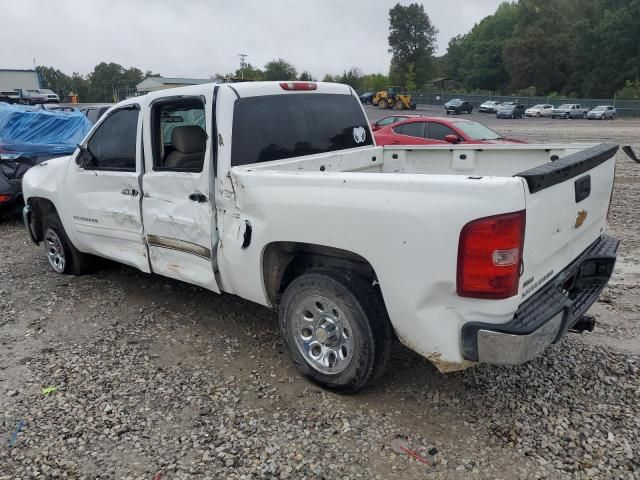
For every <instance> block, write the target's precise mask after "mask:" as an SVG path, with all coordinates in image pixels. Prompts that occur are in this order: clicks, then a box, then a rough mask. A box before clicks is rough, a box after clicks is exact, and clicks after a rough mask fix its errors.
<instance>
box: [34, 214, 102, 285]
mask: <svg viewBox="0 0 640 480" xmlns="http://www.w3.org/2000/svg"><path fill="white" fill-rule="evenodd" d="M42 232H43V243H44V249H45V253H46V256H47V260H48V261H49V265H51V268H53V270H54V271H55V272H57V273H65V274H68V275H82V274H84V273H87V272H89V271H90V270H91V269H92V267H93V266H94V264H95V257H93V256H92V255H88V254H86V253H82V252H80V251H79V250H78V249H76V247H74V246H73V244H72V243H71V241H69V237H67V234H66V232H65V231H64V227H63V226H62V223H61V222H60V218H59V217H58V215H57V214H56V213H49V214H48V215H47V216H46V217H44V219H43V221H42Z"/></svg>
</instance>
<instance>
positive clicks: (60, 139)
mask: <svg viewBox="0 0 640 480" xmlns="http://www.w3.org/2000/svg"><path fill="white" fill-rule="evenodd" d="M90 128H91V124H90V123H89V122H88V121H87V119H86V118H85V116H84V115H82V114H80V112H77V111H76V112H65V111H51V110H49V109H48V108H42V107H32V106H22V105H7V104H0V210H2V212H6V211H7V210H11V209H12V208H14V207H15V205H16V204H17V203H19V202H20V200H21V198H22V188H21V181H22V177H23V175H24V174H25V172H26V171H27V170H28V169H29V168H31V167H32V166H34V165H38V164H40V163H42V162H44V161H45V160H48V159H51V158H54V157H60V156H63V155H69V154H70V153H72V152H73V151H74V150H75V149H76V144H77V143H79V142H80V141H82V139H83V138H84V136H85V135H86V134H87V132H88V131H89V129H90Z"/></svg>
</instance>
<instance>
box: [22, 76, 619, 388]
mask: <svg viewBox="0 0 640 480" xmlns="http://www.w3.org/2000/svg"><path fill="white" fill-rule="evenodd" d="M617 149H618V146H617V145H615V144H614V145H612V144H600V145H593V144H549V145H527V144H521V145H482V148H481V149H478V148H477V145H450V144H447V145H446V146H435V147H434V146H415V145H412V146H410V147H377V146H376V145H375V142H374V138H373V134H372V131H371V128H370V126H369V122H368V121H367V116H366V114H365V112H364V109H363V107H362V105H361V103H360V100H359V99H358V96H357V95H356V93H355V92H354V90H353V89H352V88H351V87H349V86H347V85H339V84H332V83H316V82H280V83H279V82H250V83H238V84H220V85H216V84H205V85H194V86H189V87H183V88H175V89H171V90H162V91H157V92H152V93H149V94H147V95H145V96H140V97H135V98H131V99H127V100H125V101H123V102H121V103H119V104H116V105H115V106H114V107H112V108H111V109H110V110H109V111H108V112H107V113H106V114H105V115H104V116H103V117H102V118H100V120H99V121H98V122H97V123H96V125H95V126H94V127H93V129H92V130H91V132H90V133H89V134H88V136H87V137H86V138H85V139H84V141H83V142H82V143H81V145H80V146H79V148H78V149H77V150H76V152H75V153H74V154H73V155H71V156H67V157H62V158H57V159H54V160H50V161H47V162H44V163H42V164H41V165H40V166H38V167H37V168H32V169H30V170H29V171H28V172H27V174H26V175H25V176H24V179H23V183H22V185H23V191H24V198H25V201H26V206H25V208H24V212H23V213H24V219H25V225H26V227H27V230H28V232H29V234H30V236H31V238H32V239H33V240H34V241H35V242H36V243H40V244H43V245H44V248H43V253H44V255H45V257H46V258H47V260H48V262H49V264H50V266H51V267H52V268H53V270H55V271H56V272H58V273H65V274H81V273H85V272H87V271H88V270H90V269H91V267H92V266H94V259H95V256H97V257H105V258H109V259H111V260H115V261H117V262H121V263H124V264H127V265H130V266H133V267H135V268H137V269H139V270H141V271H143V272H147V273H154V274H158V275H164V276H167V277H171V278H173V279H177V280H181V281H184V282H188V283H191V284H194V285H199V286H201V287H203V288H205V289H208V290H211V291H212V292H216V293H220V292H227V293H230V294H235V295H238V296H240V297H242V298H245V299H247V300H250V301H252V302H256V303H259V304H261V305H264V306H267V307H271V308H274V309H278V310H279V312H280V330H281V334H282V336H283V338H284V341H285V344H286V347H287V349H288V352H289V354H290V356H291V357H292V359H293V361H294V363H295V364H296V366H297V367H298V369H299V370H300V371H301V372H302V373H303V374H304V375H306V376H307V377H309V378H310V379H312V380H313V381H315V382H317V383H318V384H320V385H322V386H324V387H326V388H330V389H333V390H336V391H341V392H353V391H357V390H359V389H361V388H363V387H364V386H365V385H367V384H368V383H370V382H372V381H375V380H376V379H377V378H379V377H380V375H382V373H383V372H384V370H385V367H386V366H387V364H388V361H389V358H390V356H391V353H392V350H393V347H394V337H397V338H398V339H399V340H400V341H401V342H402V343H404V344H405V345H406V346H408V347H409V348H411V349H413V350H415V351H416V352H418V353H419V354H421V355H423V356H425V357H426V358H428V359H429V360H431V361H432V362H433V363H434V364H435V365H436V366H437V367H438V368H439V369H440V370H441V371H443V372H446V371H452V370H459V369H463V368H466V367H469V366H471V365H474V364H476V363H478V362H484V363H493V364H518V363H522V362H525V361H528V360H530V359H532V358H534V357H536V356H537V355H539V354H541V353H542V352H543V351H544V349H545V348H546V347H547V346H548V345H550V344H551V343H554V342H557V341H559V340H560V339H561V338H562V337H563V335H565V334H566V333H567V332H568V331H569V330H570V329H577V330H581V329H584V328H587V327H589V326H590V324H589V322H586V321H585V319H584V318H583V314H584V313H585V311H586V310H587V309H588V308H589V306H590V305H591V304H592V303H593V302H595V301H596V299H597V297H598V295H599V294H600V292H601V291H602V289H603V288H604V287H605V285H606V284H607V282H608V280H609V277H610V275H611V272H612V270H613V265H614V262H615V258H616V251H617V246H618V241H617V240H616V239H614V238H612V237H610V236H608V235H607V234H606V217H607V210H608V207H609V200H610V195H611V189H612V185H613V176H614V155H615V154H616V151H617ZM558 205H562V208H558ZM160 294H161V293H160V292H158V295H160ZM264 321H265V322H267V321H269V320H268V318H267V316H266V315H265V319H264Z"/></svg>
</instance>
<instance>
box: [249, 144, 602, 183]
mask: <svg viewBox="0 0 640 480" xmlns="http://www.w3.org/2000/svg"><path fill="white" fill-rule="evenodd" d="M594 146H596V144H588V143H575V144H545V145H526V144H523V145H518V146H517V147H514V146H513V145H475V146H471V145H450V146H446V147H441V146H430V145H425V146H414V147H411V148H408V147H406V146H405V147H401V146H400V147H395V146H394V147H388V146H387V147H377V148H375V149H371V148H368V149H366V150H358V149H354V150H351V151H342V152H338V153H332V154H321V155H315V156H308V157H303V158H294V159H290V160H278V161H274V162H265V163H262V164H259V165H252V166H251V167H250V169H251V170H275V171H297V172H312V171H318V172H364V173H404V174H430V175H466V176H497V177H512V176H514V175H516V174H518V173H520V172H523V171H526V170H530V169H532V168H536V167H540V166H542V165H545V164H547V163H550V162H552V161H554V160H557V159H559V158H563V157H566V156H567V155H570V154H572V153H577V152H580V151H583V150H586V149H589V148H592V147H594Z"/></svg>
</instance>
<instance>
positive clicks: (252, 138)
mask: <svg viewBox="0 0 640 480" xmlns="http://www.w3.org/2000/svg"><path fill="white" fill-rule="evenodd" d="M232 143H233V146H232V151H231V164H232V165H234V166H235V165H247V164H251V163H258V162H268V161H270V160H280V159H284V158H291V157H299V156H303V155H313V154H316V153H325V152H333V151H336V150H344V149H347V148H355V147H364V146H371V145H373V139H372V137H371V130H370V129H369V127H368V122H367V118H366V117H365V115H364V113H363V111H362V106H361V104H360V101H359V100H358V98H356V97H353V96H350V95H337V94H325V93H295V94H288V95H266V96H258V97H248V98H240V99H239V100H237V101H236V105H235V108H234V114H233V142H232Z"/></svg>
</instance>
